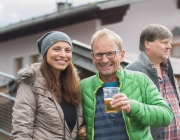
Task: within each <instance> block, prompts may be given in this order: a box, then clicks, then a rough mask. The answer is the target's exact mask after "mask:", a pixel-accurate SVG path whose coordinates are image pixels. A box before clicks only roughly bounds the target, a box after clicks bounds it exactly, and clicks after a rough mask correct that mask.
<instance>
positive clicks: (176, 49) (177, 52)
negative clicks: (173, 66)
mask: <svg viewBox="0 0 180 140" xmlns="http://www.w3.org/2000/svg"><path fill="white" fill-rule="evenodd" d="M171 57H177V58H180V43H179V44H174V45H172V49H171Z"/></svg>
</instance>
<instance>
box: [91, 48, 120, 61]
mask: <svg viewBox="0 0 180 140" xmlns="http://www.w3.org/2000/svg"><path fill="white" fill-rule="evenodd" d="M119 52H121V50H116V51H109V52H104V53H92V55H93V56H94V58H95V59H97V60H99V59H102V57H103V55H104V54H105V55H106V57H107V58H109V59H111V58H114V57H115V56H116V53H119Z"/></svg>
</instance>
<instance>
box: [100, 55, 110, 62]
mask: <svg viewBox="0 0 180 140" xmlns="http://www.w3.org/2000/svg"><path fill="white" fill-rule="evenodd" d="M108 60H109V58H107V56H106V54H103V56H102V59H101V61H102V62H107V61H108Z"/></svg>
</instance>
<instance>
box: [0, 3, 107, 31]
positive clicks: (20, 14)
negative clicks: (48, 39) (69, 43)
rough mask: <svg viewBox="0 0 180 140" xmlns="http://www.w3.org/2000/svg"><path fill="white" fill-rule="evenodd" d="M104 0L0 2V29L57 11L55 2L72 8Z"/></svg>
mask: <svg viewBox="0 0 180 140" xmlns="http://www.w3.org/2000/svg"><path fill="white" fill-rule="evenodd" d="M97 1H104V0H0V28H2V27H5V26H9V25H10V24H15V23H18V22H20V21H25V20H29V19H32V18H36V17H39V16H43V15H46V14H50V13H53V12H56V11H57V7H56V6H57V4H56V3H57V2H68V3H71V4H72V6H73V7H77V6H80V5H85V4H88V3H92V2H97Z"/></svg>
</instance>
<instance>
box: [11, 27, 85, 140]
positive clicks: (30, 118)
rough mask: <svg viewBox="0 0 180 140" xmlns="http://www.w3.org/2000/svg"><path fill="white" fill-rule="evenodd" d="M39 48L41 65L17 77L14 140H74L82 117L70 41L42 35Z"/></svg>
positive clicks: (58, 35) (60, 36)
mask: <svg viewBox="0 0 180 140" xmlns="http://www.w3.org/2000/svg"><path fill="white" fill-rule="evenodd" d="M37 46H38V50H39V53H41V54H42V56H43V60H42V62H41V63H35V64H32V65H31V66H30V67H26V68H24V69H22V70H20V71H19V72H18V75H17V83H18V90H17V95H16V100H15V103H14V107H13V114H12V116H13V119H12V126H13V129H12V139H13V140H16V139H18V140H19V139H38V140H62V139H64V140H65V139H66V140H70V139H73V140H74V139H76V138H77V134H78V130H79V128H80V126H81V124H82V121H83V116H82V107H81V102H80V99H81V98H80V95H79V93H80V92H79V78H78V76H77V74H76V70H75V68H74V66H73V64H72V47H73V46H72V42H71V39H70V38H69V36H68V35H66V34H65V33H63V32H58V31H52V32H48V33H46V34H45V35H43V36H42V37H41V38H40V39H39V40H38V41H37Z"/></svg>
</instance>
